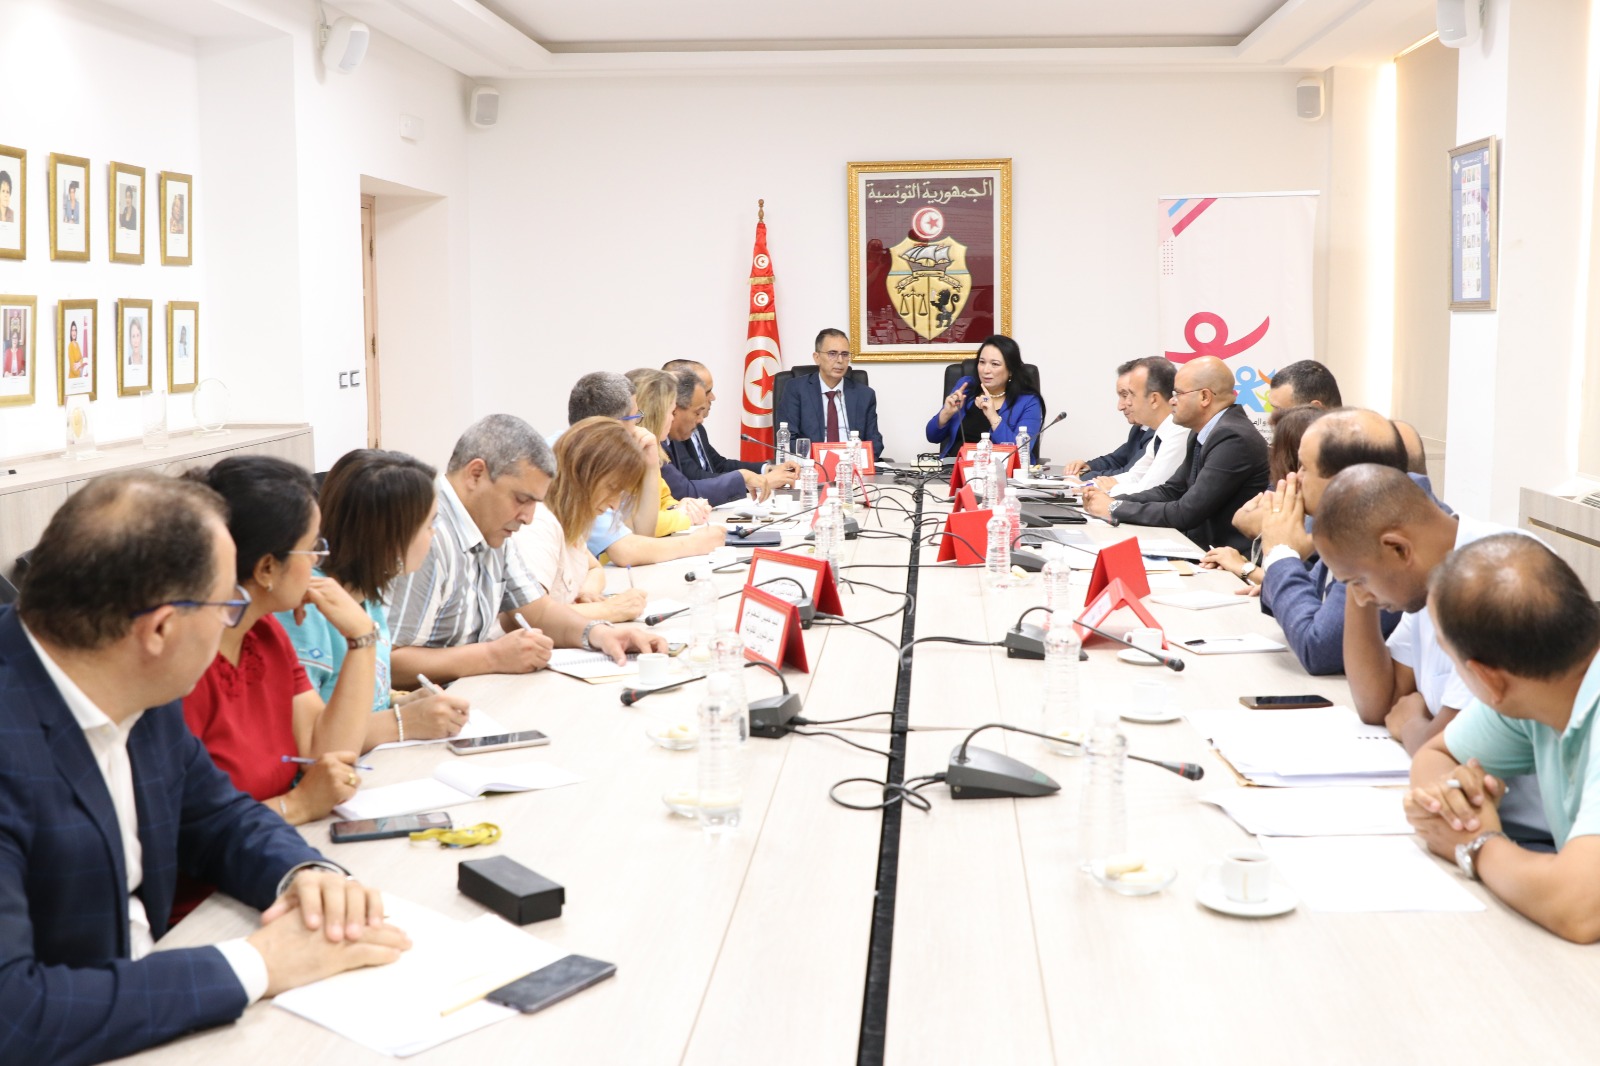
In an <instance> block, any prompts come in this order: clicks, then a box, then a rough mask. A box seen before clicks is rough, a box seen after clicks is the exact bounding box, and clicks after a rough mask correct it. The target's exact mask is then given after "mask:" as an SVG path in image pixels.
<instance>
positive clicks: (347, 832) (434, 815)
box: [328, 811, 451, 844]
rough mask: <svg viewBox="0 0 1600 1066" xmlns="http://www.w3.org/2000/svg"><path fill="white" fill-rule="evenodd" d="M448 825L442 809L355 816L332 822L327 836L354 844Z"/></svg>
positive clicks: (339, 841)
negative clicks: (382, 815)
mask: <svg viewBox="0 0 1600 1066" xmlns="http://www.w3.org/2000/svg"><path fill="white" fill-rule="evenodd" d="M450 825H451V823H450V816H449V815H448V814H445V813H444V812H443V811H429V812H427V813H426V814H403V815H400V816H399V817H397V818H357V819H356V820H354V821H350V822H334V823H333V828H332V829H330V830H329V831H328V838H329V839H330V840H332V841H333V842H334V843H335V844H354V843H356V842H357V841H361V840H388V839H389V838H390V837H403V836H410V835H411V834H412V833H420V832H422V831H423V830H424V829H449V828H450Z"/></svg>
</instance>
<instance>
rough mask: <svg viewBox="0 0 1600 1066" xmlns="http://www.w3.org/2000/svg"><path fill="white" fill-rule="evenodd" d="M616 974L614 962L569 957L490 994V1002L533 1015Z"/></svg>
mask: <svg viewBox="0 0 1600 1066" xmlns="http://www.w3.org/2000/svg"><path fill="white" fill-rule="evenodd" d="M616 972H617V964H616V963H614V962H601V961H600V960H599V959H591V958H589V957H587V956H585V955H568V956H566V957H565V958H561V959H557V960H556V961H555V962H552V963H551V964H550V965H548V966H546V967H543V968H542V969H538V970H535V971H533V972H532V973H530V974H528V975H527V976H526V977H519V978H517V979H516V980H515V981H512V982H511V983H510V984H508V985H504V986H502V987H500V988H497V989H495V990H494V991H493V992H490V993H489V996H488V999H489V1002H490V1003H498V1004H500V1005H501V1006H502V1007H510V1008H512V1009H513V1010H518V1011H521V1012H522V1013H523V1014H532V1013H534V1012H535V1011H540V1010H544V1008H546V1007H548V1006H550V1004H552V1003H559V1002H561V1001H562V1000H564V999H566V998H567V997H568V996H570V995H573V994H575V993H578V992H582V991H583V990H584V989H585V988H588V987H589V986H590V985H593V984H598V983H599V982H601V981H604V980H605V979H606V978H607V977H610V976H611V975H612V974H614V973H616Z"/></svg>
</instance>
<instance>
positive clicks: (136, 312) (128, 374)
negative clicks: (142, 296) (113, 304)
mask: <svg viewBox="0 0 1600 1066" xmlns="http://www.w3.org/2000/svg"><path fill="white" fill-rule="evenodd" d="M151 306H152V305H151V303H150V301H149V300H118V301H117V395H118V396H137V395H139V394H140V393H141V392H144V391H146V390H148V389H149V388H150V386H151V382H152V381H153V380H154V379H153V376H152V374H151V371H150V316H151Z"/></svg>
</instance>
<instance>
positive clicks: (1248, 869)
mask: <svg viewBox="0 0 1600 1066" xmlns="http://www.w3.org/2000/svg"><path fill="white" fill-rule="evenodd" d="M1271 891H1272V858H1271V857H1270V856H1269V855H1268V854H1267V853H1266V852H1264V851H1257V850H1256V849H1255V848H1241V849H1239V850H1238V851H1230V852H1228V854H1226V855H1224V856H1223V859H1222V892H1223V894H1224V895H1225V896H1227V897H1228V898H1229V899H1231V900H1233V901H1234V902H1235V903H1264V902H1266V899H1267V896H1268V895H1269V894H1270V893H1271Z"/></svg>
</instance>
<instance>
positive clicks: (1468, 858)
mask: <svg viewBox="0 0 1600 1066" xmlns="http://www.w3.org/2000/svg"><path fill="white" fill-rule="evenodd" d="M1504 836H1505V834H1504V833H1502V832H1500V830H1498V829H1491V830H1489V832H1487V833H1479V834H1478V836H1477V838H1476V839H1474V840H1473V841H1472V842H1471V843H1470V844H1457V845H1456V865H1457V866H1459V867H1461V872H1462V873H1464V874H1466V875H1467V877H1468V879H1470V880H1473V881H1481V880H1483V879H1482V878H1481V877H1479V876H1478V852H1480V851H1482V850H1483V846H1484V845H1485V844H1487V843H1488V842H1489V838H1491V837H1504Z"/></svg>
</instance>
